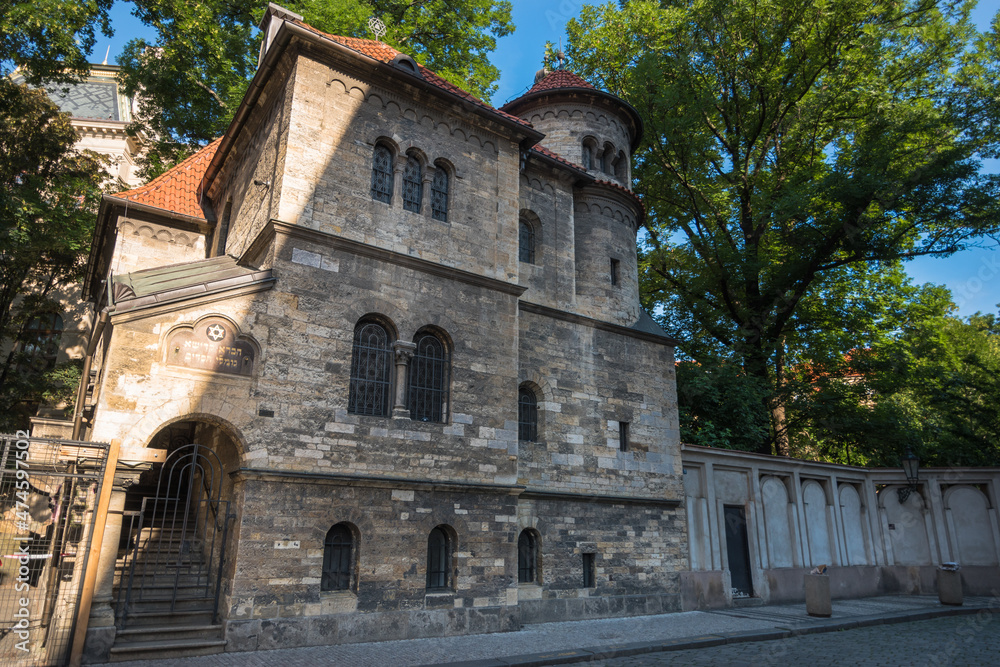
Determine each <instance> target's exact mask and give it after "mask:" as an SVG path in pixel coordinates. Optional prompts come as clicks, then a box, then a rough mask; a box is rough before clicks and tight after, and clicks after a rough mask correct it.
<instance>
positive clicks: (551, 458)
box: [518, 306, 682, 499]
mask: <svg viewBox="0 0 1000 667" xmlns="http://www.w3.org/2000/svg"><path fill="white" fill-rule="evenodd" d="M520 317H521V322H520V343H519V344H520V381H521V383H529V385H530V386H532V387H533V389H534V391H535V393H536V395H537V399H538V405H539V410H538V412H539V436H538V442H533V443H530V442H522V443H520V449H519V455H518V478H519V481H520V482H521V483H522V484H526V485H527V486H528V487H529V488H534V487H536V486H541V487H544V488H546V489H549V490H553V491H556V490H558V491H568V492H577V493H587V494H604V495H612V496H614V495H630V496H635V497H642V498H666V499H679V498H680V497H681V493H682V488H681V480H680V460H679V458H678V456H677V452H678V448H679V444H678V443H679V436H678V427H677V402H676V393H675V392H676V389H675V384H674V375H673V368H674V366H673V348H672V347H671V346H670V345H668V344H666V342H663V343H657V342H650V341H648V340H644V339H642V338H639V337H633V336H631V335H629V334H627V333H624V332H623V333H616V332H614V331H609V330H607V329H602V328H598V326H595V324H596V323H595V322H588V321H585V320H576V321H573V320H567V319H564V318H563V317H560V314H559V313H556V312H544V311H543V312H534V309H532V310H529V311H526V310H525V309H524V307H523V306H522V311H521V314H520ZM619 422H627V423H628V424H629V427H628V429H629V437H630V440H631V442H630V446H629V449H628V451H621V450H620V448H619Z"/></svg>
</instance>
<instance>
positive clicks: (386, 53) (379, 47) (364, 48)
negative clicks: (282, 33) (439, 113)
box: [292, 20, 531, 127]
mask: <svg viewBox="0 0 1000 667" xmlns="http://www.w3.org/2000/svg"><path fill="white" fill-rule="evenodd" d="M292 23H294V24H295V25H297V26H299V27H301V28H305V29H306V30H308V31H310V32H312V33H314V34H316V35H319V36H320V37H325V38H327V39H329V40H332V41H334V42H337V43H338V44H340V45H341V46H346V47H347V48H349V49H351V50H352V51H357V52H358V53H360V54H362V55H365V56H368V57H369V58H372V59H373V60H377V61H379V62H381V63H386V64H388V63H391V62H392V61H393V60H394V59H395V58H396V56H398V55H400V54H402V55H406V54H404V53H403V52H402V51H397V50H396V49H394V48H392V47H391V46H389V45H388V44H383V43H382V42H376V41H373V40H370V39H361V38H358V37H341V36H339V35H331V34H329V33H326V32H323V31H322V30H317V29H316V28H314V27H312V26H311V25H309V24H308V23H304V22H302V21H298V20H296V21H292ZM408 57H409V56H408ZM417 67H418V68H419V69H420V74H421V76H422V77H423V79H424V81H427V82H428V83H430V84H432V85H433V86H435V87H437V88H440V89H441V90H443V91H445V92H447V93H451V94H452V95H456V96H458V97H461V98H462V99H464V100H467V101H469V102H472V103H473V104H475V105H476V106H478V107H480V108H481V109H484V110H486V111H490V112H492V113H495V114H497V115H499V116H503V117H504V118H506V119H507V120H510V121H514V122H515V123H517V124H518V125H523V126H525V127H531V123H529V122H528V121H526V120H524V119H522V118H518V117H517V116H512V115H511V114H509V113H506V112H503V111H500V110H499V109H496V108H494V107H492V106H490V105H489V104H487V103H486V102H483V101H482V100H481V99H479V98H478V97H476V96H475V95H473V94H472V93H468V92H466V91H464V90H462V89H461V88H459V87H458V86H456V85H454V84H451V83H448V82H447V81H445V80H444V79H442V78H441V77H439V76H438V75H437V74H435V73H434V72H432V71H431V70H429V69H427V68H426V67H424V66H423V65H420V64H418V65H417Z"/></svg>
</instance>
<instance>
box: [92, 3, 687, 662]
mask: <svg viewBox="0 0 1000 667" xmlns="http://www.w3.org/2000/svg"><path fill="white" fill-rule="evenodd" d="M261 29H262V31H263V33H264V43H263V46H262V49H261V53H260V60H259V67H258V71H257V73H256V76H255V77H254V79H253V82H252V84H251V85H250V87H249V89H248V91H247V93H246V96H245V98H244V99H243V102H242V104H241V106H240V107H239V110H238V111H237V113H236V116H235V120H234V121H233V123H232V125H231V126H230V127H229V129H228V130H227V132H226V133H225V135H224V136H222V137H221V138H220V139H218V140H217V141H215V142H213V143H212V144H210V145H209V146H207V147H206V148H204V149H203V150H201V151H200V152H198V153H197V154H195V155H193V156H191V157H190V158H188V159H187V160H185V161H184V162H182V163H181V164H179V165H178V166H176V167H175V168H174V169H172V170H170V171H169V172H167V173H165V174H163V175H162V176H160V177H159V178H157V179H155V180H153V181H151V182H149V183H147V184H146V185H143V186H141V187H138V188H136V189H133V190H129V191H127V192H122V193H120V194H117V195H114V196H108V197H105V199H104V202H103V204H102V207H101V211H100V216H99V219H98V224H97V226H98V229H97V236H96V238H95V243H94V246H93V250H92V254H91V257H90V261H89V267H88V278H87V281H86V285H85V288H84V289H85V297H86V298H87V299H88V300H90V301H91V302H93V303H94V305H95V312H97V313H99V319H98V323H97V329H98V331H99V336H98V337H97V339H96V340H98V341H99V343H98V344H97V345H95V346H94V349H93V350H92V351H91V355H90V356H89V357H88V360H87V364H88V368H89V369H91V370H93V371H96V374H95V375H94V382H93V386H92V387H91V388H90V389H89V390H88V392H89V393H88V394H87V397H86V401H85V404H86V406H87V407H86V409H85V410H84V411H83V417H84V418H85V419H84V426H85V428H84V429H83V432H82V433H81V437H84V438H85V439H89V440H92V441H95V442H110V441H112V440H117V441H120V443H121V446H122V448H123V451H132V452H134V451H136V450H138V449H149V450H159V451H161V452H163V456H162V457H161V459H160V460H159V461H158V462H150V461H149V460H147V461H145V462H143V463H139V462H136V465H134V467H132V468H129V469H130V470H132V472H131V473H120V474H119V476H118V483H117V484H116V487H115V491H114V494H113V496H112V507H111V515H110V518H109V521H108V527H107V530H106V532H105V535H104V543H103V545H104V549H103V551H102V559H101V564H100V573H99V574H98V583H97V591H96V597H95V603H94V607H93V612H92V615H91V620H90V625H89V631H88V635H87V651H86V655H87V658H88V659H89V660H92V661H94V660H103V659H107V658H108V657H109V655H110V656H111V657H113V658H116V659H123V658H129V657H143V656H147V655H149V654H150V652H151V651H156V653H155V655H156V656H157V657H164V656H166V655H171V653H168V652H165V651H164V648H163V642H167V641H169V642H173V648H172V649H171V650H172V651H174V653H173V655H181V654H188V653H192V652H198V651H209V650H222V648H221V647H222V646H225V650H227V651H245V650H255V649H269V648H277V647H288V646H301V645H311V644H333V643H342V642H357V641H372V640H379V639H397V638H407V637H423V636H439V635H448V634H462V633H475V632H488V631H503V630H510V629H514V628H517V627H519V625H520V624H522V623H528V622H538V621H541V620H553V621H554V620H570V619H579V618H594V617H605V616H625V615H635V614H648V613H657V612H662V611H673V610H679V609H680V608H681V602H680V578H681V575H680V573H681V572H682V571H683V570H687V569H688V544H687V531H686V526H685V520H684V510H683V507H682V504H681V503H682V501H683V497H684V490H683V483H682V470H681V458H680V443H679V439H678V426H677V414H676V394H675V387H674V376H673V366H674V363H673V352H674V347H673V346H674V343H675V342H674V341H673V340H671V339H669V338H668V337H666V336H665V335H664V333H663V332H662V331H661V330H660V329H659V328H658V327H657V326H656V324H655V323H654V322H653V321H652V319H651V318H650V317H649V315H647V314H646V313H645V312H644V311H643V310H642V308H641V307H640V305H639V295H638V278H637V267H636V232H637V229H638V225H639V223H640V221H641V218H642V215H643V209H642V206H641V204H640V202H639V201H638V200H637V198H636V197H635V195H634V194H633V193H632V192H631V190H630V182H631V177H630V156H631V151H632V150H633V149H634V148H635V147H636V146H637V144H638V142H639V141H640V137H641V133H642V125H641V122H640V120H639V117H638V115H637V114H636V112H635V110H634V109H632V108H631V107H630V106H629V105H628V104H626V103H624V102H623V101H622V100H620V99H618V98H616V97H615V96H613V95H610V94H608V93H605V92H602V91H600V90H597V89H596V88H594V87H593V86H591V85H590V84H588V83H587V82H585V81H583V80H582V79H580V78H578V77H577V76H575V75H573V74H571V73H569V72H568V71H565V70H562V69H557V70H554V71H547V70H543V71H542V72H540V73H539V76H538V77H537V80H536V83H535V85H534V86H533V87H532V88H531V89H530V90H529V91H528V92H527V93H525V94H524V95H523V96H521V97H519V98H517V99H515V100H513V101H511V102H509V103H507V104H506V105H504V106H503V107H502V108H500V109H496V108H493V107H491V106H489V105H487V104H485V103H483V102H481V101H480V100H478V99H476V98H474V97H472V96H471V95H469V94H467V93H465V92H463V91H462V90H460V89H458V88H456V87H455V86H453V85H451V84H449V83H447V82H445V81H443V80H442V79H441V78H439V77H437V76H436V75H435V74H434V73H433V72H431V71H429V70H427V69H426V68H424V67H421V66H420V65H418V64H417V63H415V62H414V61H413V60H412V59H411V58H410V57H408V56H407V55H405V54H403V53H400V52H398V51H396V50H394V49H392V48H390V47H388V46H386V45H384V44H382V43H379V42H377V41H370V40H364V39H354V38H345V37H337V36H333V35H328V34H324V33H322V32H319V31H317V30H315V29H314V28H312V27H310V26H309V25H308V24H307V23H305V22H303V20H302V17H299V16H297V15H295V14H293V13H291V12H288V11H286V10H284V9H282V8H280V7H276V6H274V5H271V6H270V7H269V9H268V11H267V14H266V16H265V17H264V19H263V21H262V24H261ZM123 459H124V460H125V461H126V462H128V456H123ZM119 521H120V527H119V525H118V524H119ZM163 554H167V555H168V556H169V557H163Z"/></svg>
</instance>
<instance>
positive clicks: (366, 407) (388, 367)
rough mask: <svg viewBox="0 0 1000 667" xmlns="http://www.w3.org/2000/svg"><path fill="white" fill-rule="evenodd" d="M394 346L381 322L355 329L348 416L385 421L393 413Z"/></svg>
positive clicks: (364, 323)
mask: <svg viewBox="0 0 1000 667" xmlns="http://www.w3.org/2000/svg"><path fill="white" fill-rule="evenodd" d="M390 343H391V341H390V340H389V332H388V331H386V329H385V327H384V326H382V325H381V324H379V323H378V322H372V321H361V322H359V323H358V325H357V326H356V327H355V328H354V348H353V350H352V352H351V388H350V396H349V397H348V402H347V411H348V412H353V413H355V414H359V415H379V416H383V417H384V416H387V415H388V414H389V411H390V410H392V405H391V403H390V400H389V396H390V394H391V389H392V379H391V378H392V374H391V371H392V350H391V348H390Z"/></svg>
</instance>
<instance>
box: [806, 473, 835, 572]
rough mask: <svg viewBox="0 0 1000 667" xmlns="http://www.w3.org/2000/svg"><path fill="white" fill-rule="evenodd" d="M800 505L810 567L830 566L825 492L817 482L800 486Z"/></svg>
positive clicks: (828, 525) (828, 526)
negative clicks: (803, 513)
mask: <svg viewBox="0 0 1000 667" xmlns="http://www.w3.org/2000/svg"><path fill="white" fill-rule="evenodd" d="M802 503H803V504H804V505H805V519H806V535H808V538H809V555H810V557H811V559H812V563H811V564H812V565H814V566H815V565H830V563H831V559H830V554H831V553H832V549H831V548H830V524H829V522H828V521H827V509H826V492H825V491H824V490H823V487H822V486H820V484H819V482H815V481H808V482H805V483H804V484H803V485H802Z"/></svg>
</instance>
